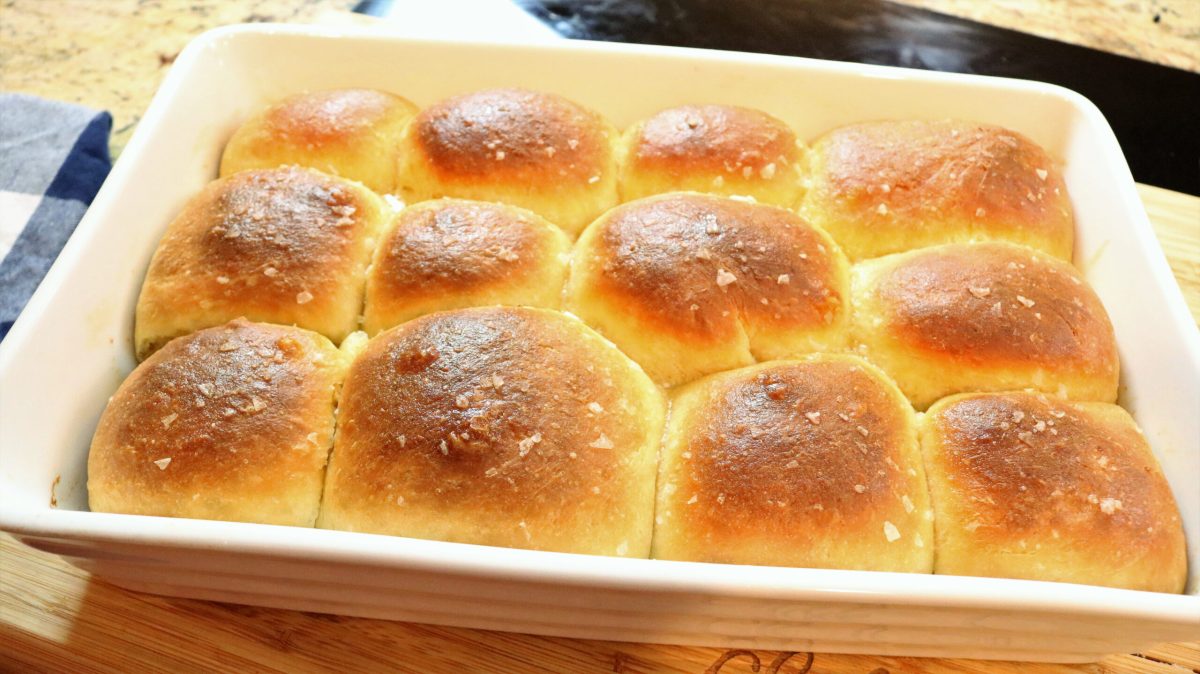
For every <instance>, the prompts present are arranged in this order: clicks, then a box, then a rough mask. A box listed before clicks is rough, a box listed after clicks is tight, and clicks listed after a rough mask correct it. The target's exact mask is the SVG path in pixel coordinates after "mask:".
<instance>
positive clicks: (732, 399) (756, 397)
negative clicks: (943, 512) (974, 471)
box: [653, 355, 934, 573]
mask: <svg viewBox="0 0 1200 674" xmlns="http://www.w3.org/2000/svg"><path fill="white" fill-rule="evenodd" d="M933 554H934V549H933V521H932V512H931V511H930V510H929V499H928V494H927V491H926V485H925V476H924V469H923V467H922V464H921V455H920V449H919V447H918V445H917V431H916V422H915V419H914V414H913V411H912V408H911V407H909V405H908V402H907V401H905V399H904V396H903V395H902V394H901V393H900V391H899V390H897V389H896V386H895V385H894V384H892V383H891V381H889V380H888V379H887V376H886V375H885V374H883V373H882V372H881V371H879V369H878V368H875V367H874V366H872V365H870V364H868V363H867V362H865V361H863V360H862V359H859V358H856V357H853V356H842V355H816V356H810V357H808V358H806V359H804V360H798V361H775V362H771V363H763V364H761V365H755V366H752V367H748V368H744V369H741V370H734V371H731V372H722V373H720V374H715V375H712V376H710V377H706V378H704V379H701V380H699V381H696V382H693V383H691V384H688V385H687V386H684V387H681V388H680V389H678V390H677V391H675V392H674V393H673V395H672V404H671V415H670V420H669V422H668V426H667V433H666V439H665V441H664V446H663V452H662V461H661V465H660V473H659V480H658V508H657V520H656V525H655V533H654V550H653V556H654V557H655V558H657V559H677V560H691V561H705V562H723V563H732V564H761V565H771V566H803V567H814V568H832V569H862V570H877V571H907V572H914V573H929V572H930V571H931V570H932V568H933Z"/></svg>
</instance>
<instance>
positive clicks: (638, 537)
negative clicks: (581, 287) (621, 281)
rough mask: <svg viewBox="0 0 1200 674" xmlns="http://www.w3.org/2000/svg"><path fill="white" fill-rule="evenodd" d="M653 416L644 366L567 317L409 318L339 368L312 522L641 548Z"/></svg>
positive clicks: (647, 532)
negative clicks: (320, 495)
mask: <svg viewBox="0 0 1200 674" xmlns="http://www.w3.org/2000/svg"><path fill="white" fill-rule="evenodd" d="M663 416H664V401H663V399H662V396H661V394H660V393H659V391H658V389H656V388H655V387H654V385H653V384H652V383H651V382H650V380H649V379H647V378H646V376H645V374H643V373H642V372H641V370H639V369H638V367H637V366H636V365H635V364H633V363H632V362H630V361H629V359H628V358H626V357H625V356H623V355H622V354H621V353H620V352H619V351H617V350H616V349H615V348H613V346H612V345H611V344H609V343H608V342H606V341H604V340H603V339H602V338H601V337H600V336H599V335H597V334H596V333H595V332H593V331H592V330H590V329H588V328H587V327H586V326H585V325H584V324H583V323H581V322H579V321H578V320H576V319H574V318H572V317H570V316H567V315H565V314H561V313H558V312H555V311H550V310H546V309H533V308H515V307H490V308H475V309H461V310H458V311H448V312H442V313H437V314H431V315H428V316H423V317H421V318H418V319H415V320H412V321H409V322H408V323H404V324H403V325H401V326H399V327H397V328H394V329H392V330H389V331H387V332H384V333H383V334H381V335H379V336H378V337H375V338H374V339H372V340H371V342H370V343H369V344H368V345H367V348H366V350H365V351H364V352H363V354H362V355H361V356H360V357H359V358H358V359H357V360H356V361H355V362H354V364H353V365H352V366H351V369H350V373H349V374H348V375H347V378H346V385H345V390H344V394H343V396H342V402H341V406H340V408H339V412H338V420H339V421H338V435H337V441H336V445H335V448H334V451H333V458H332V459H331V462H330V467H329V476H328V480H327V482H326V487H325V501H324V504H323V506H322V510H321V518H320V521H319V524H318V526H322V527H326V528H330V529H344V530H348V531H365V532H371V533H380V534H392V535H398V536H411V537H414V538H427V539H437V540H444V541H457V542H463V543H478V544H483V545H498V546H504V547H515V548H529V549H534V550H556V551H561V552H579V553H591V554H602V555H618V556H628V557H646V556H647V555H648V554H649V551H650V536H651V529H652V519H653V508H654V469H655V458H656V457H655V454H656V451H657V448H658V441H659V439H660V438H661V436H662V427H663Z"/></svg>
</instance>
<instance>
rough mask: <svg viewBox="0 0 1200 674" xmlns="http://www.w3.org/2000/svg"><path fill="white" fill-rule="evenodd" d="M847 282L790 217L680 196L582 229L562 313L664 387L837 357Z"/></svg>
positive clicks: (832, 253)
mask: <svg viewBox="0 0 1200 674" xmlns="http://www.w3.org/2000/svg"><path fill="white" fill-rule="evenodd" d="M847 276H848V271H847V263H846V259H845V256H843V255H842V253H841V251H840V250H839V249H838V247H837V245H836V244H834V243H833V241H832V240H831V239H830V238H829V237H828V235H826V234H825V233H824V232H822V231H820V230H819V229H816V228H814V227H811V226H809V225H808V224H807V223H805V222H804V221H803V220H801V219H800V218H799V217H797V216H796V215H795V214H794V213H791V212H790V211H787V210H784V209H781V208H775V207H773V206H765V205H760V204H753V203H746V202H743V201H738V200H733V199H726V198H722V197H714V196H708V195H702V194H696V193H688V192H683V193H675V194H666V195H661V196H656V197H649V198H646V199H641V200H638V201H634V202H630V203H628V204H623V205H621V206H618V207H617V208H614V209H613V210H611V211H609V212H608V213H606V214H605V215H604V216H603V217H601V218H600V219H598V220H597V221H596V222H595V223H594V224H593V225H592V226H590V227H589V228H588V229H587V231H585V232H584V234H583V236H581V237H580V239H579V242H578V243H577V244H576V247H575V252H574V254H573V261H572V267H571V276H570V278H569V279H568V281H567V291H566V302H565V306H566V307H567V309H568V310H569V311H571V312H573V313H575V314H576V315H578V316H579V317H580V318H582V319H583V320H584V321H586V322H587V323H588V324H590V325H592V326H593V327H595V328H596V329H597V330H599V331H600V332H601V333H603V334H604V335H606V336H607V337H608V338H609V339H611V340H613V341H614V342H616V344H617V346H619V347H621V349H622V350H624V351H625V353H627V354H629V356H630V357H631V358H633V359H634V360H635V361H637V362H638V363H640V364H641V365H642V367H644V368H645V369H646V372H647V373H648V374H649V375H650V377H651V378H652V379H654V380H655V381H657V382H659V383H661V384H664V385H668V386H670V385H674V384H679V383H682V382H685V381H689V380H691V379H695V378H696V377H699V376H702V375H705V374H709V373H711V372H716V371H718V370H724V369H728V368H732V367H739V366H742V365H748V364H750V363H753V362H754V360H755V359H756V358H757V359H759V360H771V359H775V358H784V357H788V356H795V355H798V354H802V353H807V352H811V351H819V350H828V349H836V348H839V347H840V346H841V345H842V342H843V339H844V328H845V323H846V311H845V306H844V305H845V304H846V295H847V293H848V283H847Z"/></svg>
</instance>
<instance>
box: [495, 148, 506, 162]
mask: <svg viewBox="0 0 1200 674" xmlns="http://www.w3.org/2000/svg"><path fill="white" fill-rule="evenodd" d="M507 156H508V155H506V154H504V150H496V161H501V160H503V159H504V158H505V157H507Z"/></svg>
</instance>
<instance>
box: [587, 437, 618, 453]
mask: <svg viewBox="0 0 1200 674" xmlns="http://www.w3.org/2000/svg"><path fill="white" fill-rule="evenodd" d="M588 447H595V448H596V449H612V448H613V443H612V440H609V439H608V436H607V435H605V434H603V433H601V434H600V437H598V438H596V439H595V440H593V441H591V442H590V443H588Z"/></svg>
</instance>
